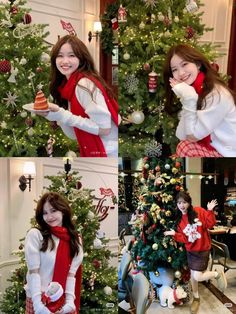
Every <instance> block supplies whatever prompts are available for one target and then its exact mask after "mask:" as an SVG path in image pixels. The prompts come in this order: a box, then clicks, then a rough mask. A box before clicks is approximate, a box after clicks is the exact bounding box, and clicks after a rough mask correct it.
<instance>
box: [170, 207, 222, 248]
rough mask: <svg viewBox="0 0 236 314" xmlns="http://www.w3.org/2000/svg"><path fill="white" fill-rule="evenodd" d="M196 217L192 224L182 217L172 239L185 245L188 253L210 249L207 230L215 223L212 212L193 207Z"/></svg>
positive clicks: (184, 216)
mask: <svg viewBox="0 0 236 314" xmlns="http://www.w3.org/2000/svg"><path fill="white" fill-rule="evenodd" d="M194 210H195V211H196V212H197V214H198V217H197V218H195V221H194V223H193V224H190V223H189V221H188V215H187V214H185V215H182V218H181V221H180V222H179V224H178V227H177V230H176V232H175V236H174V239H175V241H177V242H182V243H184V244H185V248H186V251H188V252H201V251H209V250H210V249H211V238H210V234H209V231H208V229H210V228H212V227H213V226H214V225H215V223H216V219H215V214H214V212H213V211H212V210H205V209H204V208H202V207H194Z"/></svg>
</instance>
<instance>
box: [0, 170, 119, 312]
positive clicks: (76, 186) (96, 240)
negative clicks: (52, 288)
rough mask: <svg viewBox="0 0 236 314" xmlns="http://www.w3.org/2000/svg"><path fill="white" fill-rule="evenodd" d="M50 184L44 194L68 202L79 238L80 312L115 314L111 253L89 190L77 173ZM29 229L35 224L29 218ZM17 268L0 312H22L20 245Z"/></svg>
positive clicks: (23, 275) (53, 178) (23, 272)
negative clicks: (50, 193)
mask: <svg viewBox="0 0 236 314" xmlns="http://www.w3.org/2000/svg"><path fill="white" fill-rule="evenodd" d="M46 178H47V179H49V180H50V181H51V184H50V185H49V187H47V190H48V191H56V192H59V193H61V195H63V196H64V197H65V198H67V199H68V201H69V203H70V205H71V208H72V210H73V220H74V222H75V224H76V227H77V231H78V232H79V233H80V234H81V235H82V238H83V249H84V260H83V282H82V292H81V311H80V313H86V314H87V313H95V312H96V311H101V312H102V311H103V310H104V311H106V310H107V306H108V305H110V307H109V313H117V290H116V289H117V288H116V286H117V270H116V268H114V267H111V266H109V259H110V258H111V257H112V254H111V252H110V251H109V250H108V249H107V246H106V244H107V242H108V240H107V239H105V237H104V234H103V233H102V232H99V228H100V222H99V218H98V216H97V215H96V212H95V208H94V205H93V198H94V197H93V195H92V190H89V189H86V188H82V184H81V182H80V179H81V177H79V176H78V172H72V173H70V174H69V175H65V174H64V173H58V175H57V176H47V177H46ZM32 226H35V221H34V219H32ZM19 249H20V251H19V255H20V258H21V259H20V267H19V268H18V269H16V270H15V272H14V273H13V275H12V277H11V278H10V280H9V281H10V286H9V287H8V288H7V289H6V291H5V293H4V294H3V297H2V302H1V304H0V309H1V311H2V312H3V313H7V314H9V313H14V314H20V313H24V312H25V300H26V296H25V293H24V284H25V278H26V271H27V268H26V264H25V259H24V251H23V245H22V244H21V245H20V247H19Z"/></svg>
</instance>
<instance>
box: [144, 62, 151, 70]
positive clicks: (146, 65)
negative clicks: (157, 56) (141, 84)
mask: <svg viewBox="0 0 236 314" xmlns="http://www.w3.org/2000/svg"><path fill="white" fill-rule="evenodd" d="M150 68H151V67H150V64H149V63H144V65H143V69H144V70H145V71H149V70H150Z"/></svg>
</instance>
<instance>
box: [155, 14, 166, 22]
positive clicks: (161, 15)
mask: <svg viewBox="0 0 236 314" xmlns="http://www.w3.org/2000/svg"><path fill="white" fill-rule="evenodd" d="M157 18H158V21H160V22H163V21H164V19H165V17H164V15H163V14H162V13H161V12H158V16H157Z"/></svg>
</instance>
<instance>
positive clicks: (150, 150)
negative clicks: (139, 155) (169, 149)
mask: <svg viewBox="0 0 236 314" xmlns="http://www.w3.org/2000/svg"><path fill="white" fill-rule="evenodd" d="M145 155H146V156H148V157H160V156H161V155H162V144H159V143H157V141H155V140H152V141H151V142H150V143H148V144H147V145H146V146H145Z"/></svg>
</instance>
